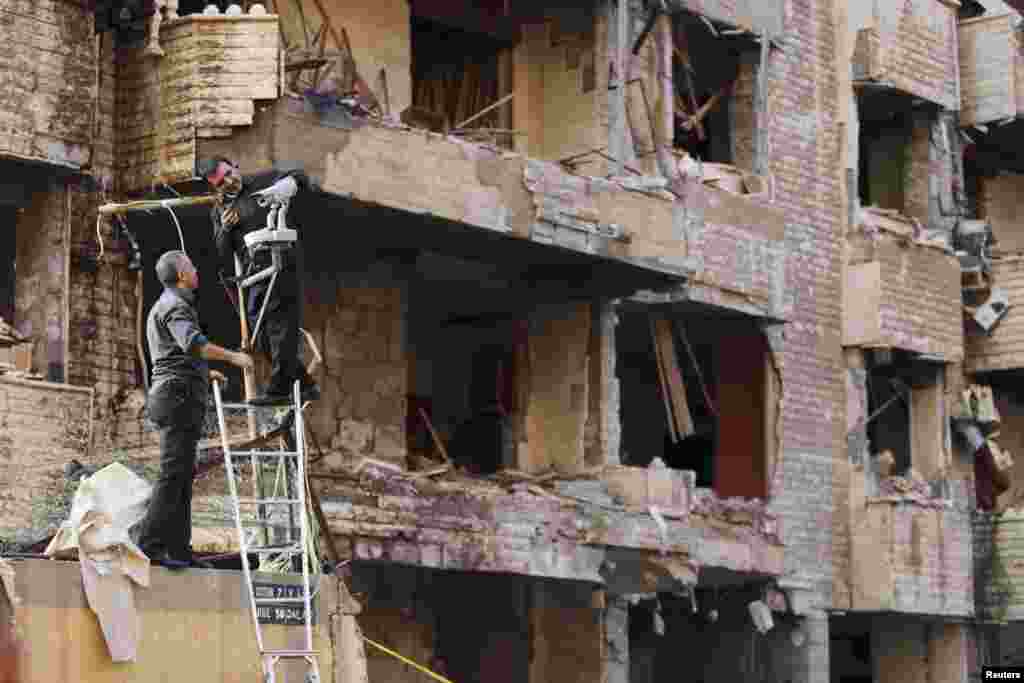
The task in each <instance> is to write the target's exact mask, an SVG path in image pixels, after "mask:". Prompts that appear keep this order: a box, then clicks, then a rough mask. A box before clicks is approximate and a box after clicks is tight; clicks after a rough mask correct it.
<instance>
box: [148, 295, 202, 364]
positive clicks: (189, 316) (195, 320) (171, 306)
mask: <svg viewBox="0 0 1024 683" xmlns="http://www.w3.org/2000/svg"><path fill="white" fill-rule="evenodd" d="M146 339H147V341H148V342H149V355H150V357H151V358H152V359H153V384H158V383H159V382H161V381H164V380H167V379H184V380H199V381H201V382H203V383H204V384H205V383H206V382H209V379H210V368H209V365H208V364H207V362H206V361H205V360H203V359H202V358H201V357H200V356H199V349H201V348H202V347H203V346H204V345H205V344H207V343H209V340H208V339H207V338H206V335H204V334H203V332H202V330H201V329H200V328H199V312H198V311H197V310H196V308H195V293H194V292H190V291H188V290H185V289H179V288H177V287H165V288H164V291H163V294H161V295H160V298H159V299H157V300H156V303H155V304H153V308H152V309H151V310H150V312H149V319H148V320H147V322H146Z"/></svg>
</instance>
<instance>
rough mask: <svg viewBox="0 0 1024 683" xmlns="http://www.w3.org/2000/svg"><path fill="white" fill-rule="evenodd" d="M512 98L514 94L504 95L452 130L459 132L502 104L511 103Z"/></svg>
mask: <svg viewBox="0 0 1024 683" xmlns="http://www.w3.org/2000/svg"><path fill="white" fill-rule="evenodd" d="M513 97H515V93H509V94H508V95H505V96H504V97H502V98H501V99H500V100H498V101H497V102H494V103H492V104H489V105H487V106H486V107H484V108H483V109H481V110H480V111H478V112H477V113H475V114H473V115H472V116H470V117H469V118H468V119H466V120H465V121H463V122H462V123H460V124H458V125H456V126H455V127H454V130H460V129H463V128H465V127H466V126H468V125H469V124H471V123H473V122H474V121H476V120H477V119H479V118H480V117H482V116H486V115H487V114H489V113H491V112H492V111H494V110H495V109H497V108H498V107H500V106H502V105H504V104H507V103H508V102H511V101H512V98H513Z"/></svg>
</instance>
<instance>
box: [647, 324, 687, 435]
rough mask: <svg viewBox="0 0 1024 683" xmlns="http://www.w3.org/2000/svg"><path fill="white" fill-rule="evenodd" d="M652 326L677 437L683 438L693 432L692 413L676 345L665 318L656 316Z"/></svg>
mask: <svg viewBox="0 0 1024 683" xmlns="http://www.w3.org/2000/svg"><path fill="white" fill-rule="evenodd" d="M654 326H655V331H656V333H657V343H658V346H659V347H660V350H661V362H662V367H663V368H664V370H665V379H666V380H667V381H668V389H669V398H670V399H671V402H672V414H673V416H674V417H675V421H676V422H675V425H676V433H677V434H678V435H679V438H681V439H685V438H686V437H688V436H692V435H693V433H694V428H693V415H692V414H691V413H690V404H689V402H688V401H687V400H686V384H685V383H684V382H683V373H682V370H681V369H680V367H679V358H678V355H677V354H676V348H675V346H676V345H675V341H674V340H673V338H672V325H671V323H670V322H669V321H668V320H667V319H665V318H658V319H657V320H655V321H654Z"/></svg>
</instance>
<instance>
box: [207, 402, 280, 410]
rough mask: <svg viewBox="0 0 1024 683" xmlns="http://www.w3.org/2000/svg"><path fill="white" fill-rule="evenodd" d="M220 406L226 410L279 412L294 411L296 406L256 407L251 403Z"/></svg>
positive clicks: (223, 404)
mask: <svg viewBox="0 0 1024 683" xmlns="http://www.w3.org/2000/svg"><path fill="white" fill-rule="evenodd" d="M220 405H221V407H222V408H224V410H279V409H281V408H287V409H288V410H294V406H293V405H292V404H290V403H278V404H276V405H272V406H254V405H252V404H251V403H221V404H220Z"/></svg>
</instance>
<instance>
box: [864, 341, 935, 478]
mask: <svg viewBox="0 0 1024 683" xmlns="http://www.w3.org/2000/svg"><path fill="white" fill-rule="evenodd" d="M943 377H944V373H943V366H942V364H941V363H936V362H933V361H929V360H923V359H921V358H920V357H918V356H915V355H914V354H910V353H907V352H904V351H876V352H874V353H872V354H871V359H870V362H869V365H868V374H867V395H868V416H869V418H870V419H869V421H868V425H867V427H868V439H869V443H870V447H871V451H872V453H874V454H876V455H878V456H879V457H880V458H881V459H880V460H879V461H878V463H879V473H880V474H881V476H882V477H883V478H884V477H885V476H890V475H892V476H909V471H910V469H911V468H913V469H914V470H915V472H916V473H917V474H919V475H920V476H921V477H923V478H924V479H925V480H926V481H928V480H932V479H935V478H937V477H938V475H939V473H940V472H941V471H942V469H943V467H944V464H945V462H944V461H945V455H944V454H945V434H946V426H945V419H944V413H945V408H944V403H943V384H944V382H943Z"/></svg>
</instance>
